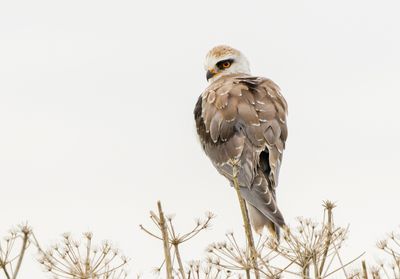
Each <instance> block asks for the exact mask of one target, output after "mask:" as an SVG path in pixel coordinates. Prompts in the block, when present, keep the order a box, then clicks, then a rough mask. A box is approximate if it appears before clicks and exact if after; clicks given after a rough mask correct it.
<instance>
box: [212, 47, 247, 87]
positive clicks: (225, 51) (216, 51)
mask: <svg viewBox="0 0 400 279" xmlns="http://www.w3.org/2000/svg"><path fill="white" fill-rule="evenodd" d="M222 61H231V62H230V63H229V64H230V65H229V67H227V68H220V67H218V63H220V62H222ZM204 69H205V70H206V71H210V72H211V73H213V74H214V75H213V76H212V77H210V78H209V79H208V81H209V82H210V83H212V82H213V81H215V80H217V79H218V78H220V77H221V76H224V75H229V74H248V75H250V65H249V61H248V60H247V58H246V57H245V56H244V55H243V54H242V53H241V52H240V51H238V50H236V49H234V48H232V47H230V46H225V45H221V46H216V47H214V48H213V49H211V50H210V51H209V52H208V53H207V56H206V60H205V62H204Z"/></svg>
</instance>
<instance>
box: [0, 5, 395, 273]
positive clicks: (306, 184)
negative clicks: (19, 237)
mask: <svg viewBox="0 0 400 279" xmlns="http://www.w3.org/2000/svg"><path fill="white" fill-rule="evenodd" d="M399 8H400V5H399V2H398V1H366V0H363V1H344V0H343V1H318V0H315V1H311V0H310V1H265V0H264V1H261V0H260V1H231V0H229V1H228V0H224V1H211V0H210V1H197V2H195V1H183V0H182V1H98V0H97V1H72V0H71V1H55V0H52V1H50V0H49V1H1V2H0V187H1V192H0V210H1V212H2V213H1V218H0V233H1V235H5V234H6V232H7V230H8V229H9V228H10V227H11V226H13V225H16V224H18V223H21V222H23V221H29V224H31V226H32V227H33V228H34V230H35V232H36V235H37V236H38V238H39V239H40V240H41V241H42V243H43V245H44V246H47V245H50V244H52V243H53V242H54V241H56V240H57V239H58V237H59V235H60V234H61V233H63V232H65V231H70V232H73V233H74V234H75V235H76V236H79V235H80V233H81V232H83V231H87V230H92V231H93V232H94V235H95V238H96V239H98V240H99V241H101V240H102V239H110V240H113V241H114V243H116V245H117V246H118V247H119V248H121V249H122V250H123V252H124V253H125V254H126V255H127V256H129V257H130V258H132V262H131V268H132V270H133V271H134V272H142V273H143V274H144V278H152V275H151V273H150V271H151V269H152V267H154V266H157V265H158V264H159V263H160V262H161V257H162V254H161V243H159V242H157V241H156V240H154V239H151V238H149V237H148V236H147V235H145V234H143V233H142V232H141V231H140V230H139V227H138V225H139V224H141V223H143V224H145V225H148V226H151V224H150V221H149V219H148V211H149V210H150V209H154V208H155V206H156V201H157V200H158V199H160V200H162V201H163V205H164V207H165V211H167V212H170V213H176V219H175V220H176V222H177V223H178V224H179V226H178V227H179V228H182V229H186V228H187V229H189V228H191V225H192V224H193V219H194V218H195V217H198V216H202V215H203V212H205V211H206V210H211V211H213V212H214V213H215V214H217V216H218V217H217V219H216V220H215V222H214V226H213V229H212V230H210V231H208V232H206V233H204V234H202V235H199V236H198V238H197V240H194V241H193V244H192V245H190V247H184V249H183V251H182V252H183V254H184V257H185V259H186V260H189V259H193V258H201V257H202V256H204V249H205V247H206V246H207V244H208V243H210V242H212V241H219V240H223V239H224V233H225V232H226V231H227V230H230V229H232V230H234V231H236V232H238V233H241V232H242V227H241V223H242V220H241V217H240V212H239V206H238V204H237V201H236V197H235V193H234V191H233V189H232V188H230V187H229V186H228V183H227V181H226V180H225V179H224V178H222V177H221V176H220V175H219V174H218V173H217V172H216V171H215V170H214V168H213V167H212V165H211V163H210V162H209V160H208V159H207V157H206V156H205V155H204V154H203V153H202V150H201V148H200V146H199V143H198V140H197V138H196V133H195V128H194V121H193V114H192V112H193V108H194V104H195V102H196V100H197V98H198V96H199V95H200V94H201V92H202V90H203V89H204V88H205V86H206V85H207V83H206V78H205V72H204V70H203V59H204V57H205V54H206V52H207V51H208V50H209V49H210V48H211V47H213V46H215V45H217V44H221V43H223V44H229V45H231V46H233V47H235V48H237V49H239V50H241V51H242V52H243V53H244V54H245V55H246V56H247V57H248V59H249V61H250V63H251V69H252V72H253V74H255V75H262V76H266V77H269V78H271V79H272V80H274V81H275V82H276V83H278V84H279V85H280V87H281V88H282V92H283V94H284V96H285V97H286V99H287V101H288V104H289V118H288V125H289V138H288V141H287V149H286V151H285V154H284V159H283V165H282V169H281V172H280V175H281V177H280V185H279V186H278V189H277V195H278V203H279V205H280V209H281V211H282V213H283V214H284V216H285V219H286V221H287V222H288V223H289V224H294V223H295V217H297V216H306V217H311V218H313V219H315V220H320V217H321V215H322V208H321V204H322V201H323V200H325V199H330V200H333V201H336V202H337V204H338V208H337V209H336V211H335V212H336V214H335V220H336V223H337V224H339V225H347V224H350V237H349V240H348V242H347V243H348V244H347V245H346V247H344V252H345V259H350V258H353V257H355V256H358V255H359V254H360V253H362V252H363V251H366V252H367V253H368V256H367V257H368V258H369V259H373V258H374V257H375V256H377V255H380V254H379V253H380V252H379V251H378V250H377V249H376V248H374V245H375V242H376V241H377V240H378V239H380V238H382V237H383V236H384V235H385V232H389V231H391V230H394V229H396V228H397V227H398V225H399V224H400V216H399V215H398V212H399V210H400V203H399V199H400V198H399V194H400V189H399V186H400V178H399V169H398V168H399V165H400V159H399V157H400V146H399V142H400V129H399V124H398V123H397V122H398V121H399V120H400V110H399V104H400V96H399V95H400V84H399V80H400V51H399V50H400V36H399V34H400V31H399V29H400V17H399V15H398V13H399ZM34 255H35V253H34V250H33V249H32V250H31V253H29V254H28V256H27V258H26V262H25V264H24V266H23V270H22V273H23V274H21V278H28V277H29V278H47V277H46V275H45V274H42V273H41V268H40V267H39V266H38V264H36V262H35V261H34Z"/></svg>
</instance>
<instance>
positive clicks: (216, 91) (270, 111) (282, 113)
mask: <svg viewBox="0 0 400 279" xmlns="http://www.w3.org/2000/svg"><path fill="white" fill-rule="evenodd" d="M286 115H287V103H286V101H285V99H284V98H283V96H282V94H281V93H280V90H279V87H278V86H277V85H276V84H275V83H273V82H272V81H271V80H269V79H265V78H258V77H251V76H247V75H228V76H224V77H221V78H219V79H218V80H217V81H215V82H214V83H212V84H211V85H210V86H209V87H208V88H207V89H206V90H205V91H204V92H203V94H202V95H201V97H200V98H199V101H198V103H197V105H196V110H195V118H196V126H197V131H198V134H199V137H200V141H201V143H202V146H203V148H204V151H205V152H206V154H207V155H208V156H209V158H210V159H211V161H212V162H213V164H214V165H215V167H216V168H217V170H218V171H219V172H220V173H221V174H222V175H224V176H225V177H227V178H228V179H229V180H230V181H232V171H233V170H232V164H231V162H232V160H233V159H237V160H238V161H239V175H238V180H239V184H240V186H242V195H243V197H244V198H245V199H246V201H247V202H248V203H250V204H251V205H252V206H254V207H255V208H256V209H258V210H259V211H260V212H261V213H262V214H263V215H264V216H266V217H267V218H268V219H269V220H270V221H272V222H273V223H274V224H276V225H279V226H281V225H282V224H283V223H284V221H283V217H282V215H281V214H280V212H279V210H278V208H277V205H276V200H275V187H276V186H277V182H278V176H279V168H280V165H281V160H282V152H283V149H284V147H285V141H286V139H287V126H286ZM264 150H266V151H267V154H269V155H268V162H267V164H269V166H268V167H269V168H268V170H269V173H268V174H267V173H263V172H262V170H261V168H260V154H261V152H263V151H264Z"/></svg>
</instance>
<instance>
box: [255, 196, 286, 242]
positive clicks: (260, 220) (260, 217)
mask: <svg viewBox="0 0 400 279" xmlns="http://www.w3.org/2000/svg"><path fill="white" fill-rule="evenodd" d="M247 208H248V211H249V218H250V222H251V226H252V227H253V229H254V231H255V232H256V233H257V234H260V235H261V234H262V232H263V229H264V227H266V228H267V229H268V231H269V233H270V235H271V236H272V237H273V238H275V239H276V240H277V241H279V239H280V228H279V226H278V225H276V224H275V223H274V222H272V221H271V220H270V219H268V217H266V216H265V215H264V214H263V213H261V211H260V210H258V209H257V208H256V207H254V206H252V205H251V204H249V203H247ZM284 224H285V223H284V222H283V224H282V226H283V225H284Z"/></svg>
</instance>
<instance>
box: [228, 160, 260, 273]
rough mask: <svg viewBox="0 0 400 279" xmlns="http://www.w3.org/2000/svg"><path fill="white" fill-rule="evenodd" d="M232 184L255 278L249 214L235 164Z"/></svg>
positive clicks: (256, 268) (254, 253) (255, 261)
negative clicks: (240, 213)
mask: <svg viewBox="0 0 400 279" xmlns="http://www.w3.org/2000/svg"><path fill="white" fill-rule="evenodd" d="M233 185H234V186H235V190H236V194H237V197H238V200H239V204H240V210H241V211H242V218H243V223H244V231H245V234H246V239H247V245H248V247H249V250H250V259H251V263H252V266H253V269H254V275H255V277H256V279H259V278H260V272H259V270H258V264H257V254H258V253H257V250H256V248H255V246H254V239H253V233H252V231H251V227H250V221H249V214H248V211H247V207H246V203H245V201H244V199H243V198H242V195H241V194H240V186H239V182H238V178H237V167H236V165H233ZM246 275H247V278H250V274H249V273H247V272H246Z"/></svg>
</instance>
